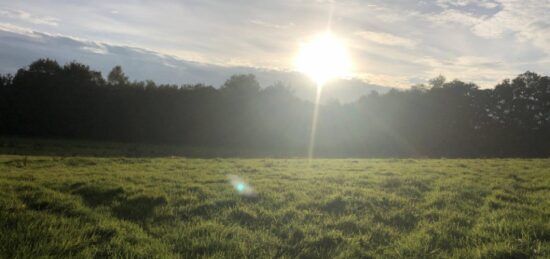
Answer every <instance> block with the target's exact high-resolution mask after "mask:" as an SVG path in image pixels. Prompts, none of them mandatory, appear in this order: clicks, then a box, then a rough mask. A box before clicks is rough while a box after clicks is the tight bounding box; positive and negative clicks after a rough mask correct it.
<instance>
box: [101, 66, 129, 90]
mask: <svg viewBox="0 0 550 259" xmlns="http://www.w3.org/2000/svg"><path fill="white" fill-rule="evenodd" d="M107 82H108V83H109V84H110V85H116V86H124V85H128V84H129V83H130V81H129V80H128V77H127V76H126V75H125V74H124V72H123V71H122V67H120V66H115V67H113V69H112V70H111V72H109V75H108V76H107Z"/></svg>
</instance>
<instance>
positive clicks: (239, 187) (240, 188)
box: [228, 175, 256, 197]
mask: <svg viewBox="0 0 550 259" xmlns="http://www.w3.org/2000/svg"><path fill="white" fill-rule="evenodd" d="M228 179H229V183H231V185H232V186H233V189H235V191H237V193H238V194H239V195H242V196H247V197H253V196H256V192H255V191H254V188H252V186H250V185H249V184H247V183H246V182H245V181H244V180H243V179H242V178H241V177H239V176H236V175H229V176H228Z"/></svg>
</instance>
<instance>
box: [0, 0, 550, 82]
mask: <svg viewBox="0 0 550 259" xmlns="http://www.w3.org/2000/svg"><path fill="white" fill-rule="evenodd" d="M331 10H332V19H331V30H332V32H333V33H334V34H335V35H336V36H338V37H339V38H340V39H341V40H342V41H344V42H345V43H346V44H347V45H348V46H349V53H350V54H351V56H352V59H353V65H354V66H353V76H354V77H356V78H359V79H361V80H363V81H365V82H368V83H372V84H377V85H384V86H392V87H408V86H411V85H413V84H416V83H422V82H425V81H426V80H427V79H429V78H432V77H434V76H437V75H439V74H443V75H445V76H446V77H447V78H451V79H452V78H459V79H462V80H464V81H472V82H475V83H477V84H478V85H480V86H483V87H490V86H494V84H495V83H496V82H498V81H500V80H502V79H504V78H509V77H513V76H515V75H517V74H519V73H522V72H525V71H526V70H531V71H534V72H538V73H542V74H548V72H550V71H549V70H548V68H549V67H550V0H518V1H513V0H488V1H483V0H433V1H410V0H394V1H391V0H372V1H368V0H364V1H361V0H343V1H336V0H335V1H322V0H280V1H272V0H261V1H245V0H231V1H227V0H218V1H215V0H188V1H181V0H180V1H128V0H120V1H112V0H110V1H69V0H44V1H7V0H0V30H2V31H10V32H16V33H25V32H29V31H34V32H41V33H47V34H48V35H62V36H67V37H72V38H74V39H78V40H82V41H86V42H94V44H95V43H97V46H101V44H111V45H120V46H132V47H137V48H143V49H147V50H150V51H153V52H158V53H161V54H166V55H170V56H175V57H177V58H180V59H185V60H192V61H199V62H204V63H210V64H218V65H223V66H250V67H256V68H268V69H278V70H290V69H292V68H293V64H294V61H293V59H294V57H295V56H296V54H297V51H298V50H299V48H300V44H302V43H304V42H307V41H308V40H309V39H310V38H311V37H313V36H315V35H317V34H318V33H320V32H322V31H323V30H325V29H326V26H327V23H328V21H329V16H330V13H331ZM88 50H89V51H91V52H94V51H95V52H101V51H102V50H101V48H99V49H93V48H92V49H88ZM0 58H3V57H0ZM83 62H84V63H85V60H84V61H83Z"/></svg>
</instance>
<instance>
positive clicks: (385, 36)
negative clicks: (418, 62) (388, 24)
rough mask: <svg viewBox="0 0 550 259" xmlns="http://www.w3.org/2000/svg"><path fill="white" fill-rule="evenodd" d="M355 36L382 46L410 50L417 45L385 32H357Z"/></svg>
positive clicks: (407, 39)
mask: <svg viewBox="0 0 550 259" xmlns="http://www.w3.org/2000/svg"><path fill="white" fill-rule="evenodd" d="M355 34H356V35H358V36H360V37H361V38H363V39H365V40H368V41H371V42H374V43H378V44H382V45H389V46H399V47H405V48H410V49H412V48H414V47H415V46H416V44H417V42H416V41H415V40H412V39H409V38H405V37H401V36H397V35H394V34H390V33H385V32H375V31H358V32H356V33H355Z"/></svg>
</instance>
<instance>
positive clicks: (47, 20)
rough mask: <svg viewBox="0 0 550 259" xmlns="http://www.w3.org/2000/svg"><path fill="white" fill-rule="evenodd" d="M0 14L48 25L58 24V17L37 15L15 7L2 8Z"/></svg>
mask: <svg viewBox="0 0 550 259" xmlns="http://www.w3.org/2000/svg"><path fill="white" fill-rule="evenodd" d="M0 16H5V17H9V18H14V19H19V20H23V21H27V22H30V23H34V24H43V25H50V26H58V25H59V19H57V18H54V17H51V16H39V15H33V14H31V13H28V12H25V11H23V10H17V9H2V10H0Z"/></svg>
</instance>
